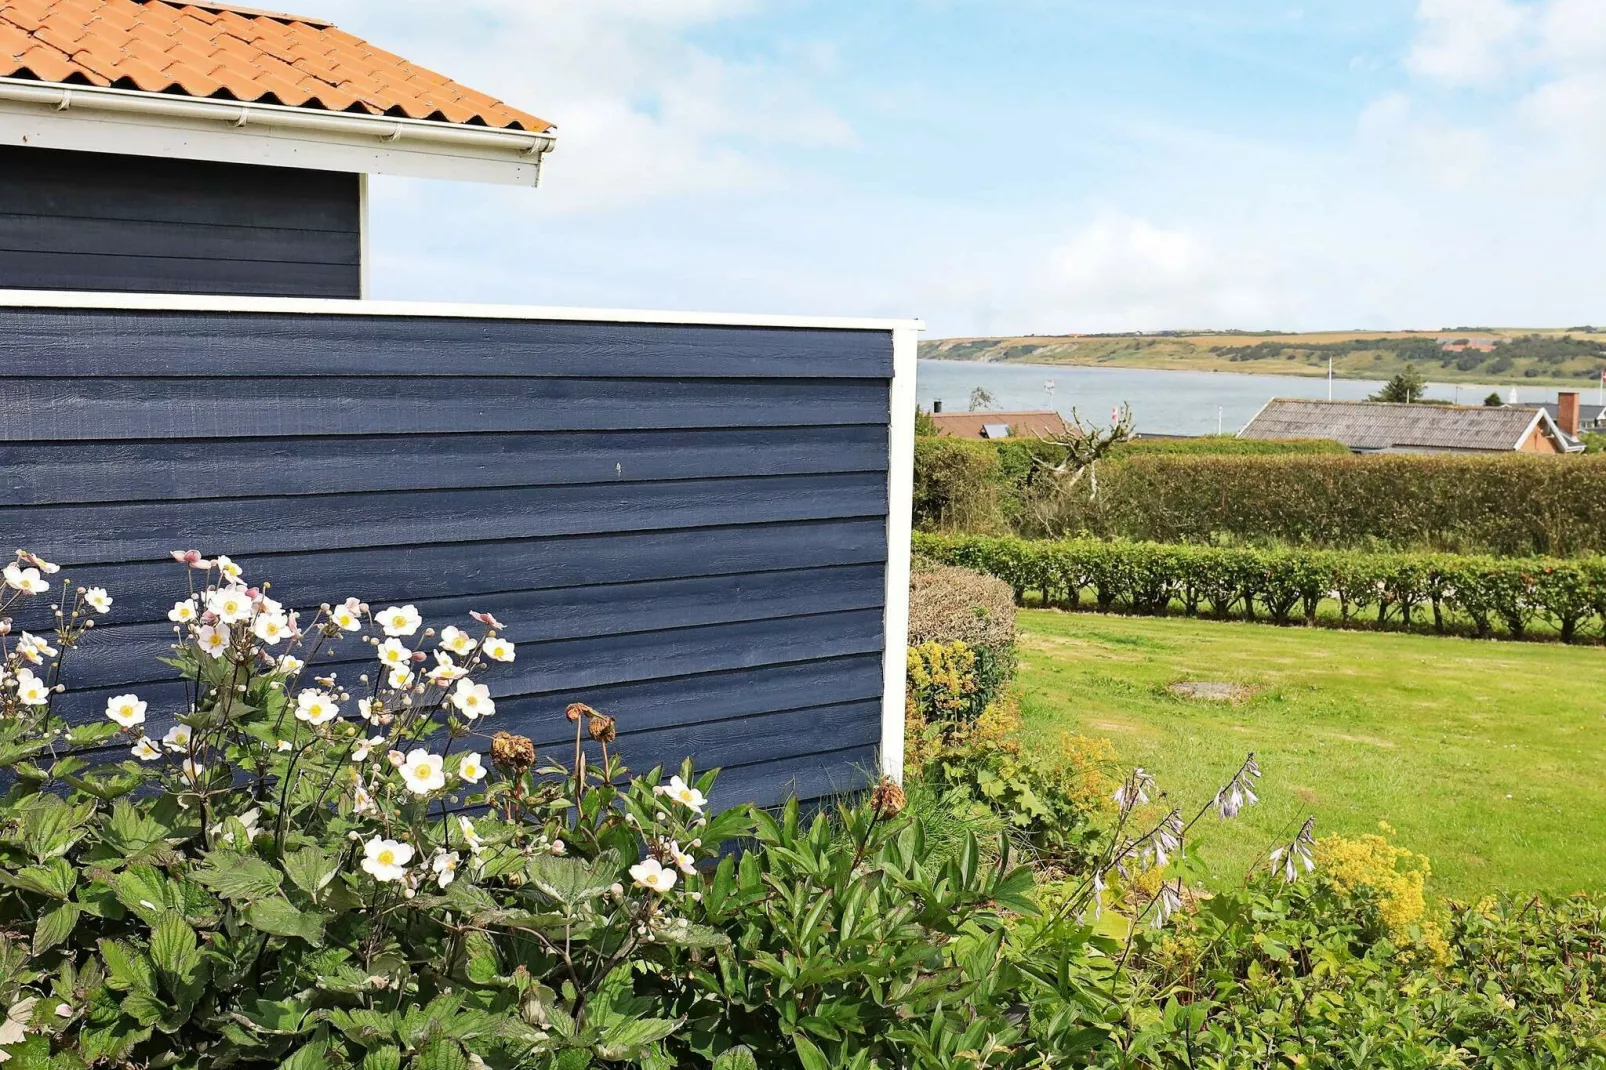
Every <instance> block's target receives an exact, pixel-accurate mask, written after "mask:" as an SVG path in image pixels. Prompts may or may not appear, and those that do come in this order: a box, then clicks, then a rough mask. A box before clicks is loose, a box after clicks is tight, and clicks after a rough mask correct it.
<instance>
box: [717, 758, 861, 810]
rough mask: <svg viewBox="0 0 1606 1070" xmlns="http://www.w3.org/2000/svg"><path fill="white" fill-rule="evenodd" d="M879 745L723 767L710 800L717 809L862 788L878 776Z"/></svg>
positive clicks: (776, 802)
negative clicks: (728, 767) (738, 804)
mask: <svg viewBox="0 0 1606 1070" xmlns="http://www.w3.org/2000/svg"><path fill="white" fill-rule="evenodd" d="M878 752H879V748H878V747H863V746H860V747H849V748H846V749H843V750H834V751H829V752H825V753H821V754H811V755H808V756H807V757H801V758H784V759H781V760H780V761H773V762H756V763H754V764H752V765H742V766H737V767H735V768H730V769H726V770H724V772H722V773H721V774H720V776H719V779H718V780H717V781H716V782H715V783H714V791H713V796H712V798H711V800H710V802H711V804H712V806H713V807H714V808H715V809H720V808H723V807H727V806H731V805H734V804H736V803H739V802H751V803H755V804H756V805H758V806H766V807H768V806H777V805H779V804H781V803H783V802H785V801H786V800H787V798H788V797H790V796H793V795H795V796H797V798H799V799H802V800H811V799H819V798H823V797H829V796H832V795H842V794H848V793H850V792H856V791H862V790H863V789H865V788H867V787H869V786H870V785H871V784H873V783H875V780H876V778H877V776H878V770H879V768H880V765H879V757H878Z"/></svg>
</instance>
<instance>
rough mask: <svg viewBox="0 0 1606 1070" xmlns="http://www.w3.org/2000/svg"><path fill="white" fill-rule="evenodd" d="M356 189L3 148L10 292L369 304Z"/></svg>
mask: <svg viewBox="0 0 1606 1070" xmlns="http://www.w3.org/2000/svg"><path fill="white" fill-rule="evenodd" d="M358 182H359V179H358V176H357V175H353V174H340V173H336V172H330V171H304V170H295V169H290V168H280V167H253V166H247V165H244V164H225V163H210V162H203V161H194V160H164V159H157V158H154V157H148V156H117V155H110V154H105V153H93V152H65V151H60V150H54V149H32V148H22V147H16V146H0V288H16V289H40V290H120V291H136V292H147V293H185V294H245V295H253V296H276V297H358V296H360V293H359V290H360V287H361V252H362V236H361V200H360V194H359V186H358Z"/></svg>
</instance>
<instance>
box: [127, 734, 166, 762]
mask: <svg viewBox="0 0 1606 1070" xmlns="http://www.w3.org/2000/svg"><path fill="white" fill-rule="evenodd" d="M129 753H130V754H132V755H133V756H134V757H136V758H138V759H139V760H140V761H142V762H154V761H155V760H156V759H158V758H160V757H161V756H162V749H161V748H160V747H158V746H157V745H156V743H155V741H154V740H152V739H151V737H150V736H140V737H139V742H138V743H136V744H134V747H133V749H132V750H131V751H129Z"/></svg>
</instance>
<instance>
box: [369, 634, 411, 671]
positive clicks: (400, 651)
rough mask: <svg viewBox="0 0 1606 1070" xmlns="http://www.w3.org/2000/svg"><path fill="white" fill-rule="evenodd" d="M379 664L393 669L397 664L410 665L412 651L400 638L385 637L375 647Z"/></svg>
mask: <svg viewBox="0 0 1606 1070" xmlns="http://www.w3.org/2000/svg"><path fill="white" fill-rule="evenodd" d="M377 653H378V654H379V664H381V665H386V666H389V667H390V668H392V669H394V668H396V667H398V666H404V665H410V664H412V661H413V652H412V651H411V650H408V649H407V645H406V644H405V643H403V642H402V641H401V640H400V639H386V640H385V641H384V642H383V643H380V644H379V647H378V648H377Z"/></svg>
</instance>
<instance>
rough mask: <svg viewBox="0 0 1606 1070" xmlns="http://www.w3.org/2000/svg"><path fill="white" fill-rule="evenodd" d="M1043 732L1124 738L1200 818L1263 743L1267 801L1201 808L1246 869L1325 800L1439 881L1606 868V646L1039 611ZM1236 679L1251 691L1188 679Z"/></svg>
mask: <svg viewBox="0 0 1606 1070" xmlns="http://www.w3.org/2000/svg"><path fill="white" fill-rule="evenodd" d="M1020 622H1021V653H1022V663H1021V675H1020V683H1021V686H1022V690H1023V692H1024V698H1023V711H1024V713H1025V717H1026V723H1027V730H1028V732H1030V733H1036V734H1041V735H1044V736H1052V735H1055V734H1057V733H1058V732H1059V731H1061V730H1068V731H1074V732H1080V733H1083V734H1087V735H1095V736H1102V737H1107V738H1109V739H1111V740H1112V741H1113V742H1114V743H1115V746H1116V748H1117V750H1118V752H1119V753H1120V755H1121V757H1122V760H1123V761H1125V762H1127V763H1129V764H1136V765H1142V766H1144V767H1145V768H1146V769H1148V770H1149V771H1150V772H1152V773H1153V774H1154V775H1155V777H1156V778H1157V780H1158V781H1159V785H1160V787H1161V788H1162V789H1164V790H1167V791H1168V792H1169V793H1170V796H1171V797H1170V799H1168V800H1167V803H1168V804H1174V805H1178V806H1180V807H1182V808H1183V809H1184V811H1185V812H1186V814H1187V816H1189V817H1191V816H1192V815H1193V812H1194V811H1195V810H1197V808H1198V807H1199V806H1200V805H1202V804H1203V803H1204V802H1206V801H1207V800H1208V799H1209V798H1210V797H1211V796H1212V795H1213V794H1214V792H1215V789H1216V787H1217V786H1218V785H1219V783H1220V782H1221V781H1223V780H1225V779H1226V778H1227V777H1228V776H1230V775H1231V773H1232V771H1233V770H1234V769H1236V768H1237V766H1238V763H1239V762H1241V761H1242V760H1243V756H1244V754H1245V753H1246V752H1248V751H1251V750H1253V751H1255V752H1256V753H1257V754H1258V756H1259V758H1260V764H1261V768H1262V769H1263V770H1264V773H1265V775H1264V777H1263V779H1262V785H1263V787H1264V791H1263V792H1262V802H1261V804H1260V805H1259V806H1254V807H1250V808H1249V809H1247V810H1246V811H1245V814H1244V818H1243V824H1242V825H1239V824H1237V823H1234V824H1232V825H1227V826H1222V825H1221V824H1220V823H1219V822H1218V821H1217V820H1216V819H1215V818H1214V817H1206V818H1205V820H1204V821H1202V822H1200V825H1199V828H1200V829H1201V830H1204V831H1203V838H1201V839H1200V841H1199V842H1200V843H1201V844H1202V845H1203V857H1204V859H1205V860H1206V862H1207V863H1208V864H1209V867H1210V870H1211V877H1210V879H1211V880H1212V881H1216V882H1222V881H1235V880H1236V879H1237V878H1238V876H1239V874H1241V873H1242V871H1243V869H1244V867H1245V866H1246V865H1247V864H1249V863H1250V862H1251V861H1253V860H1254V859H1255V858H1256V857H1258V855H1259V854H1260V852H1262V851H1263V850H1265V849H1266V847H1267V846H1269V845H1270V844H1271V843H1273V842H1275V841H1276V840H1278V839H1283V840H1286V839H1287V838H1289V837H1290V836H1291V835H1292V834H1293V832H1294V831H1295V830H1296V829H1297V828H1298V826H1299V823H1300V822H1301V821H1303V820H1304V818H1305V816H1306V815H1307V814H1314V815H1315V816H1316V824H1317V832H1318V835H1322V834H1326V833H1333V832H1338V833H1345V834H1351V835H1353V834H1359V833H1365V832H1375V831H1377V829H1378V823H1379V822H1387V823H1388V824H1389V825H1390V826H1392V827H1393V829H1394V830H1395V835H1394V837H1393V839H1394V840H1395V842H1397V843H1400V844H1401V845H1403V846H1406V847H1409V848H1411V849H1413V850H1415V851H1418V852H1421V853H1422V854H1425V855H1427V856H1428V857H1429V858H1430V859H1431V861H1432V864H1433V870H1434V879H1433V882H1432V885H1431V886H1432V887H1433V888H1434V889H1435V890H1436V891H1437V892H1438V893H1439V894H1440V895H1444V896H1449V897H1456V898H1471V897H1476V896H1478V895H1480V894H1482V893H1484V892H1488V891H1493V890H1496V889H1501V890H1511V891H1515V892H1529V891H1553V892H1571V891H1576V890H1579V889H1585V888H1590V889H1600V888H1603V887H1606V651H1602V650H1600V649H1598V648H1577V647H1564V646H1560V645H1551V644H1517V643H1497V642H1478V641H1474V640H1468V639H1454V638H1442V637H1437V636H1418V635H1405V634H1387V633H1364V632H1335V631H1327V630H1312V629H1305V628H1276V627H1271V626H1268V625H1264V624H1247V623H1237V622H1217V621H1201V620H1193V619H1175V618H1145V617H1114V616H1103V615H1098V614H1090V613H1063V612H1057V611H1053V610H1029V611H1023V612H1022V614H1021V618H1020ZM1190 680H1194V681H1222V682H1230V683H1234V684H1238V685H1240V686H1241V687H1242V688H1244V689H1246V693H1247V695H1248V697H1247V698H1244V699H1242V700H1241V701H1239V702H1236V703H1227V702H1216V701H1209V700H1201V699H1189V698H1181V697H1178V696H1176V695H1173V694H1171V693H1170V692H1169V691H1168V690H1167V688H1168V687H1169V685H1171V684H1174V683H1179V682H1183V681H1190Z"/></svg>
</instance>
